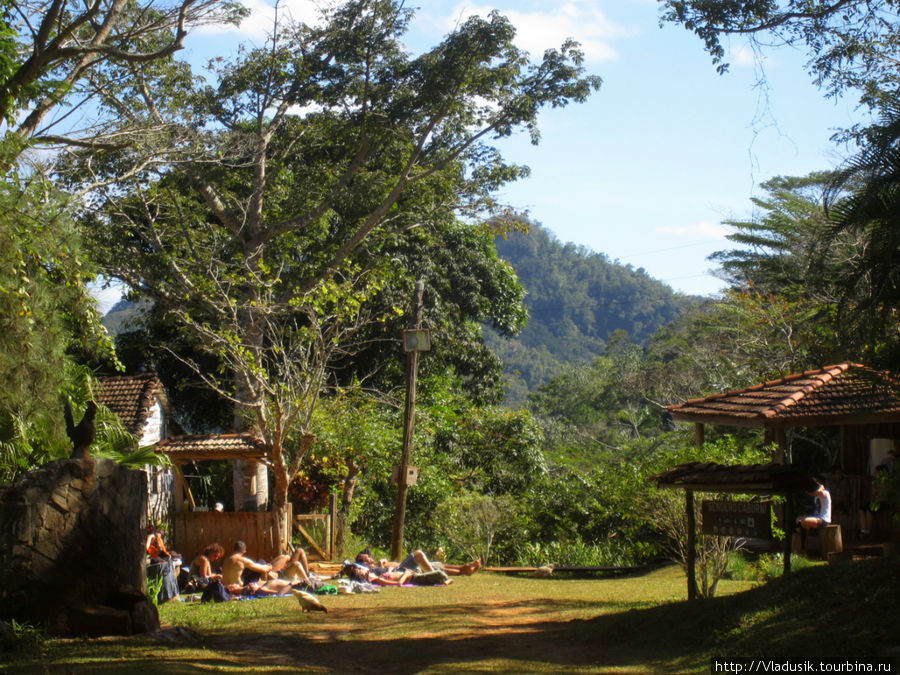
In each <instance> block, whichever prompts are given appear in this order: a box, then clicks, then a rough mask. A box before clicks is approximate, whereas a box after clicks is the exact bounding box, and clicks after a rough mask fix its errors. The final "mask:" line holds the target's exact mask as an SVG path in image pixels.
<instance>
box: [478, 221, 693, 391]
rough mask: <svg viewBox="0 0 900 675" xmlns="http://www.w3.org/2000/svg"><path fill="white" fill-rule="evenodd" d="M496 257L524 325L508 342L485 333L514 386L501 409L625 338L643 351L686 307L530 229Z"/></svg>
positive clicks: (629, 271) (624, 271) (512, 237)
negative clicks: (520, 297) (516, 288)
mask: <svg viewBox="0 0 900 675" xmlns="http://www.w3.org/2000/svg"><path fill="white" fill-rule="evenodd" d="M496 242H497V251H498V253H499V255H500V257H501V258H503V259H504V260H506V261H508V262H509V263H510V265H512V267H513V268H514V269H515V271H516V274H517V275H518V276H519V279H520V280H521V283H522V285H523V286H524V287H525V288H526V289H527V291H528V294H527V296H526V297H525V305H526V307H527V308H528V314H529V322H528V326H527V327H526V328H525V330H523V331H522V333H521V334H520V336H519V337H518V338H517V339H515V340H509V339H506V340H501V339H498V337H497V336H496V335H495V334H493V333H490V332H489V333H488V335H489V338H490V339H489V344H490V345H491V348H492V349H494V350H495V351H496V352H497V353H498V354H499V355H500V356H501V358H502V359H503V361H504V367H505V373H506V375H507V378H508V379H510V381H511V382H512V383H514V384H515V383H519V384H520V385H524V387H518V389H517V391H518V394H517V395H516V396H508V404H513V405H514V404H517V403H521V402H522V401H523V399H524V396H523V395H522V394H523V391H522V390H523V389H524V390H527V391H530V392H534V391H535V390H536V389H537V387H538V386H539V385H541V384H542V383H545V382H547V381H548V380H550V379H551V378H552V377H554V376H555V375H558V374H561V373H564V372H566V371H567V370H568V369H569V368H571V367H573V366H575V367H577V366H578V364H582V363H587V362H589V361H591V360H592V359H593V358H595V357H596V356H599V355H601V354H603V353H604V351H605V350H606V347H607V343H609V342H610V341H611V340H614V339H615V338H614V336H615V335H616V334H617V333H619V332H622V331H625V332H626V333H627V334H628V335H630V336H631V338H632V339H633V340H634V341H635V342H637V343H638V344H643V343H645V342H646V341H647V340H648V339H649V337H650V336H651V335H652V334H653V333H654V331H655V330H656V329H657V328H658V327H659V326H661V325H663V324H666V323H668V322H670V321H672V320H673V319H674V318H675V317H677V316H678V315H679V314H680V313H681V312H682V311H683V310H684V309H685V308H686V307H688V306H689V305H691V304H692V303H693V302H694V300H693V299H691V298H688V297H685V296H681V295H678V294H676V293H674V292H673V291H672V289H671V288H669V287H668V286H666V285H665V284H663V283H661V282H659V281H655V280H653V279H651V278H650V277H649V276H648V275H647V274H646V272H644V270H643V269H634V268H632V267H630V266H626V265H620V264H618V263H615V262H612V261H610V260H609V259H608V258H607V257H606V256H605V255H603V254H600V253H593V252H591V251H588V250H587V249H585V248H583V247H578V246H575V245H574V244H562V243H561V242H559V241H558V240H557V239H556V238H555V237H554V236H553V235H552V234H551V233H550V232H549V231H548V230H546V229H545V228H543V227H542V226H540V225H539V224H537V223H529V224H528V231H527V233H524V234H523V233H520V232H513V233H510V234H508V235H507V236H504V237H498V238H497V240H496Z"/></svg>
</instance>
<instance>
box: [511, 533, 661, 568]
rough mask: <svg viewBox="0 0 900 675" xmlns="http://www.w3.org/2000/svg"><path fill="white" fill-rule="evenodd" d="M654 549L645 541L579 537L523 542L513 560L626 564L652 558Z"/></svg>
mask: <svg viewBox="0 0 900 675" xmlns="http://www.w3.org/2000/svg"><path fill="white" fill-rule="evenodd" d="M654 553H655V550H654V548H653V546H652V545H650V544H647V543H644V542H626V541H623V540H621V539H607V540H606V541H603V542H600V543H597V544H588V543H586V542H585V541H584V540H583V539H581V538H580V537H576V538H575V539H574V540H572V541H550V542H540V541H537V542H526V543H524V544H522V545H521V546H520V547H519V548H518V550H517V554H516V561H515V562H516V563H517V564H519V565H522V566H529V567H540V566H542V565H547V564H551V563H552V564H554V565H560V566H566V567H629V566H632V565H636V564H639V563H642V562H645V561H646V560H648V559H649V558H652V557H653V555H654Z"/></svg>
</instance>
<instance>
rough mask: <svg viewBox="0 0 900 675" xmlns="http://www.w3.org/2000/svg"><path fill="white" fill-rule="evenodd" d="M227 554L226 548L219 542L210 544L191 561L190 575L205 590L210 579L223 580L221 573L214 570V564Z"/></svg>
mask: <svg viewBox="0 0 900 675" xmlns="http://www.w3.org/2000/svg"><path fill="white" fill-rule="evenodd" d="M224 555H225V550H224V549H223V548H222V546H221V545H219V544H210V545H209V546H207V547H206V548H205V549H203V553H201V554H200V555H198V556H197V557H196V558H194V560H193V561H192V562H191V570H190V576H191V579H193V580H195V581H196V583H197V586H198V587H199V588H200V589H201V590H203V589H204V588H206V585H207V584H208V583H209V582H210V581H215V580H219V581H221V580H222V575H221V574H216V573H214V572H213V565H214V564H215V563H217V562H218V561H220V560H221V559H222V557H223V556H224Z"/></svg>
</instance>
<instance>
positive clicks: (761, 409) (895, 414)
mask: <svg viewBox="0 0 900 675" xmlns="http://www.w3.org/2000/svg"><path fill="white" fill-rule="evenodd" d="M668 410H669V411H670V412H671V413H672V415H673V417H674V418H675V419H676V420H682V421H690V422H704V423H710V424H725V425H733V426H772V427H777V426H800V425H803V426H813V425H818V426H824V425H837V424H863V423H871V422H888V421H900V378H898V377H897V376H896V375H894V374H892V373H888V372H882V371H876V370H874V369H872V368H868V367H866V366H863V365H860V364H858V363H841V364H838V365H834V366H826V367H824V368H820V369H818V370H810V371H807V372H804V373H799V374H796V375H788V376H786V377H783V378H781V379H779V380H772V381H771V382H765V383H763V384H758V385H756V386H754V387H748V388H747V389H741V390H738V391H731V392H728V393H725V394H716V395H714V396H707V397H706V398H700V399H694V400H691V401H687V402H685V403H681V404H679V405H672V406H669V407H668Z"/></svg>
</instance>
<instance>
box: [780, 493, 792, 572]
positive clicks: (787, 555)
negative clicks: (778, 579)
mask: <svg viewBox="0 0 900 675" xmlns="http://www.w3.org/2000/svg"><path fill="white" fill-rule="evenodd" d="M781 528H782V529H783V530H784V545H783V548H782V551H783V553H782V555H783V557H784V569H783V570H782V574H787V573H788V572H790V571H791V543H792V540H793V538H794V493H793V492H788V494H787V496H786V499H785V500H784V522H783V523H782V524H781Z"/></svg>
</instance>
